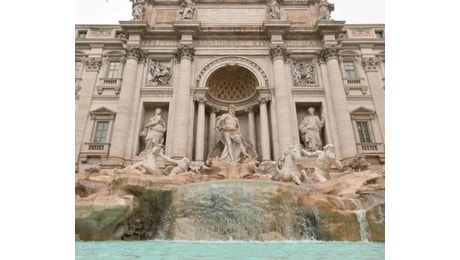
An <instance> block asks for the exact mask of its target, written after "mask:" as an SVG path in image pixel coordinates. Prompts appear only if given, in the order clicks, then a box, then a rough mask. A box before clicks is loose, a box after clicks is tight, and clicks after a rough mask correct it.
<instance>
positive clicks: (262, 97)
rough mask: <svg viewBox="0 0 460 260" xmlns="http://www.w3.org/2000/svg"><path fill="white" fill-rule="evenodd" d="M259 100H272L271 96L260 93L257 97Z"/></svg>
mask: <svg viewBox="0 0 460 260" xmlns="http://www.w3.org/2000/svg"><path fill="white" fill-rule="evenodd" d="M257 101H259V103H267V102H268V101H270V96H269V95H260V96H259V97H258V98H257Z"/></svg>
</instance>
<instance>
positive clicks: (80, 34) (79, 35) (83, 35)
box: [78, 31, 88, 39]
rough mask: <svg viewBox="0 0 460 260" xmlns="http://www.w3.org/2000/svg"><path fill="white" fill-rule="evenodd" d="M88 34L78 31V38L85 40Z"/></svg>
mask: <svg viewBox="0 0 460 260" xmlns="http://www.w3.org/2000/svg"><path fill="white" fill-rule="evenodd" d="M87 34H88V31H78V38H79V39H85V38H86V35H87Z"/></svg>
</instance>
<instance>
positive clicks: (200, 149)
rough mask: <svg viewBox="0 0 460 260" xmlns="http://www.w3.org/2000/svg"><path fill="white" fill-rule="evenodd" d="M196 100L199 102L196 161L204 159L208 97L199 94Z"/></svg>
mask: <svg viewBox="0 0 460 260" xmlns="http://www.w3.org/2000/svg"><path fill="white" fill-rule="evenodd" d="M195 101H197V102H198V116H197V120H196V142H195V161H199V162H203V161H204V136H205V125H204V124H205V122H204V119H205V106H206V103H205V102H206V97H204V96H197V97H195Z"/></svg>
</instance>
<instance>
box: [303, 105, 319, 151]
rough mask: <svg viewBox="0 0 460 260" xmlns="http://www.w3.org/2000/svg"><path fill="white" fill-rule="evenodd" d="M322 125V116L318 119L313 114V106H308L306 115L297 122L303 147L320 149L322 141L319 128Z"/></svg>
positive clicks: (311, 149) (312, 149) (313, 149)
mask: <svg viewBox="0 0 460 260" xmlns="http://www.w3.org/2000/svg"><path fill="white" fill-rule="evenodd" d="M323 127H324V116H323V117H322V118H321V119H320V118H319V117H318V116H317V115H315V109H314V108H313V107H309V108H308V115H307V116H305V117H304V119H303V120H302V122H301V123H300V124H299V131H300V135H301V137H302V142H303V144H304V147H305V149H307V150H308V151H311V152H314V151H317V150H320V149H321V147H322V145H323V143H322V141H321V135H320V134H321V129H322V128H323Z"/></svg>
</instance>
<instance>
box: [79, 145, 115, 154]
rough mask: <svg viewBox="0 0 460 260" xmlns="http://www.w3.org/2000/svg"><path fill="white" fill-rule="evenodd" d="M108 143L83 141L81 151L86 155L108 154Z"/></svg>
mask: <svg viewBox="0 0 460 260" xmlns="http://www.w3.org/2000/svg"><path fill="white" fill-rule="evenodd" d="M109 148H110V143H85V144H84V145H83V149H82V151H81V153H82V154H83V153H84V154H86V155H101V156H107V155H109Z"/></svg>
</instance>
